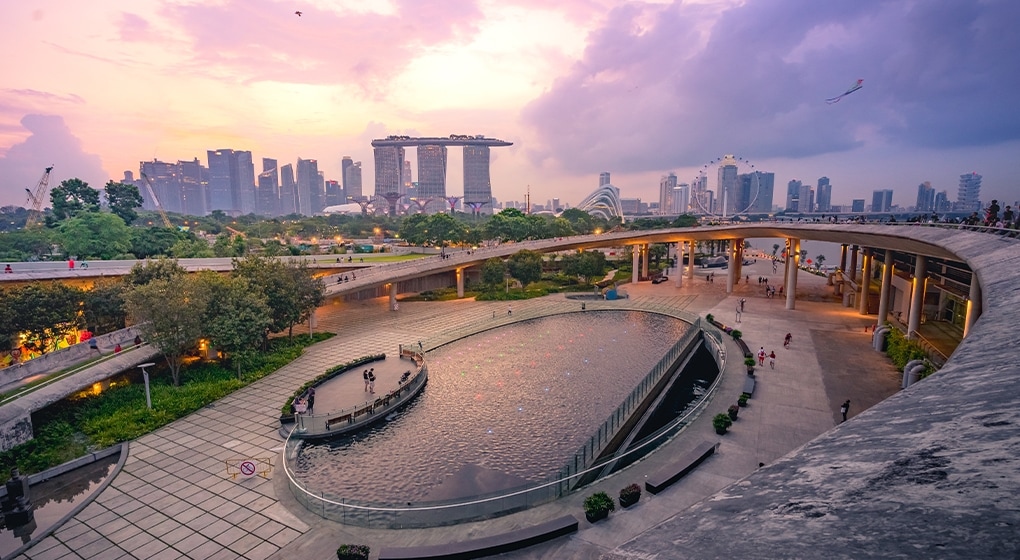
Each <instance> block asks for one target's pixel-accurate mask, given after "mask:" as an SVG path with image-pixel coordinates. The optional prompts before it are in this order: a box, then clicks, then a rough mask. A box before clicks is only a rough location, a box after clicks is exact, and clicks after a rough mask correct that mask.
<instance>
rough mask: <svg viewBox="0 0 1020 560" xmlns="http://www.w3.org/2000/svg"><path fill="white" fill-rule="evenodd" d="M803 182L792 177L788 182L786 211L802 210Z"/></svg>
mask: <svg viewBox="0 0 1020 560" xmlns="http://www.w3.org/2000/svg"><path fill="white" fill-rule="evenodd" d="M802 186H803V183H801V182H800V180H799V179H791V180H790V182H789V183H786V211H787V212H801V211H802V210H801V209H800V188H801V187H802Z"/></svg>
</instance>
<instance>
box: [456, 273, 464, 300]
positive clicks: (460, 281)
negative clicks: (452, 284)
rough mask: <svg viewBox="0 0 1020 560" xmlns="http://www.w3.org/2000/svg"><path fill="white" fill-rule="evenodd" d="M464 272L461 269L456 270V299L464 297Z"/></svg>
mask: <svg viewBox="0 0 1020 560" xmlns="http://www.w3.org/2000/svg"><path fill="white" fill-rule="evenodd" d="M464 272H465V270H464V269H463V268H458V269H457V297H458V298H462V297H464Z"/></svg>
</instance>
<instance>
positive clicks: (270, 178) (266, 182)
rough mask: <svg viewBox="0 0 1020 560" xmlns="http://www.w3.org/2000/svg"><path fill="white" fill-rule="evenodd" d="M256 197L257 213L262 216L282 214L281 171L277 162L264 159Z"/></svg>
mask: <svg viewBox="0 0 1020 560" xmlns="http://www.w3.org/2000/svg"><path fill="white" fill-rule="evenodd" d="M257 185H258V188H257V193H256V195H255V213H256V214H258V215H260V216H278V215H279V214H280V170H279V169H277V167H276V160H275V159H270V158H262V173H259V177H258V183H257Z"/></svg>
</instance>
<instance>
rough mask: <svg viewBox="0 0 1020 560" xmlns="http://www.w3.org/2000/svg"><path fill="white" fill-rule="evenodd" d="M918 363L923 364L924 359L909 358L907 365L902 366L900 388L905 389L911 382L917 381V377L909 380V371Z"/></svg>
mask: <svg viewBox="0 0 1020 560" xmlns="http://www.w3.org/2000/svg"><path fill="white" fill-rule="evenodd" d="M918 365H921V366H924V360H910V361H909V362H907V365H905V366H903V382H902V383H901V384H900V388H901V389H906V388H907V387H909V386H910V384H911V383H914V382H916V381H917V377H914V379H913V380H911V373H910V372H911V371H912V370H913V369H914V368H916V367H917V366H918Z"/></svg>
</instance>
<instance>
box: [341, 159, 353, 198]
mask: <svg viewBox="0 0 1020 560" xmlns="http://www.w3.org/2000/svg"><path fill="white" fill-rule="evenodd" d="M351 165H354V160H353V159H351V156H344V157H343V158H341V159H340V182H341V183H343V186H344V192H345V193H348V195H349V193H350V191H348V190H347V168H348V167H350V166H351Z"/></svg>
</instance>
